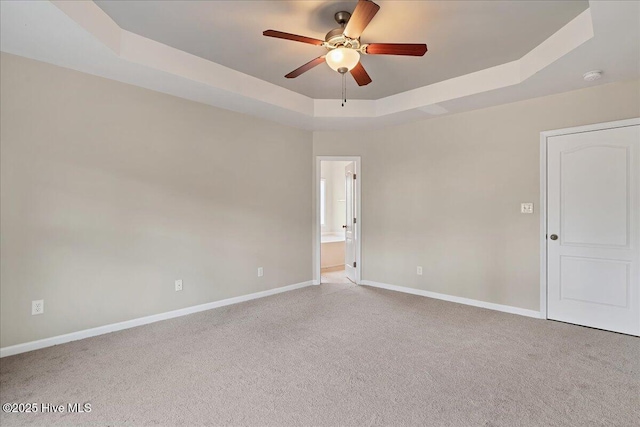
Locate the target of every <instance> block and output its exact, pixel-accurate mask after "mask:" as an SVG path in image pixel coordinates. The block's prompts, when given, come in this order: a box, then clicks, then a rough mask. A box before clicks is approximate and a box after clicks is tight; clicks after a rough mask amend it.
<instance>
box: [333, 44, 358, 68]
mask: <svg viewBox="0 0 640 427" xmlns="http://www.w3.org/2000/svg"><path fill="white" fill-rule="evenodd" d="M325 59H326V61H327V64H329V67H331V68H332V69H333V70H335V71H338V69H339V68H346V69H347V70H348V71H351V70H352V69H353V67H355V66H356V65H358V62H359V61H360V53H358V51H357V50H355V49H348V48H346V47H338V48H336V49H333V50H331V51H330V52H329V53H327V56H326V57H325Z"/></svg>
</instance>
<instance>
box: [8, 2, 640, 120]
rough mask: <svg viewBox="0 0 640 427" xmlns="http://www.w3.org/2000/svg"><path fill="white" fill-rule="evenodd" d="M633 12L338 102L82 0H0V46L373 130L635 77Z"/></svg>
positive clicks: (611, 9) (628, 6) (584, 19)
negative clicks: (182, 46) (593, 73)
mask: <svg viewBox="0 0 640 427" xmlns="http://www.w3.org/2000/svg"><path fill="white" fill-rule="evenodd" d="M239 3H242V2H239ZM293 4H298V3H297V2H295V3H292V5H293ZM309 4H311V3H309ZM325 4H327V5H328V6H326V7H329V6H332V3H325ZM394 4H395V2H394ZM511 4H515V3H511ZM489 6H491V5H489ZM505 7H506V6H505ZM385 10H388V7H386V6H385V9H384V10H383V11H381V12H380V13H384V11H385ZM639 17H640V2H639V1H594V0H591V1H589V7H588V9H587V10H585V11H584V12H582V13H580V14H579V15H578V16H577V17H576V18H574V19H573V20H571V21H570V22H568V23H567V24H566V25H564V26H562V28H560V29H559V30H558V31H557V32H555V33H554V34H552V35H551V36H549V37H548V38H547V39H545V40H544V41H542V42H541V43H539V44H538V45H536V46H535V47H533V48H532V49H530V50H529V51H527V52H525V53H524V54H523V55H521V56H519V57H517V58H516V59H515V60H513V61H511V62H505V63H502V64H496V65H495V66H493V67H490V68H486V69H483V70H479V71H476V72H473V73H470V74H464V75H460V76H458V77H453V78H448V79H446V80H443V81H439V82H437V83H433V84H429V85H426V86H422V87H418V88H415V89H412V90H409V91H406V92H402V93H399V94H395V95H390V96H387V97H383V98H379V99H375V100H364V99H362V100H357V99H352V98H351V97H350V100H349V102H348V103H347V104H346V106H345V107H344V108H342V107H341V106H340V101H339V100H338V99H337V96H334V95H333V94H332V93H325V94H323V95H324V96H323V97H322V98H333V99H314V98H311V97H308V96H305V95H303V94H300V93H298V92H294V91H292V90H289V89H286V88H283V87H282V86H280V85H277V84H274V83H271V82H268V81H265V80H262V79H259V78H256V77H252V76H250V75H247V74H244V73H242V72H239V71H236V70H234V69H231V68H228V67H225V66H223V65H220V64H217V63H215V62H213V61H210V60H207V59H203V58H201V57H199V56H195V55H192V54H189V53H186V52H184V51H182V50H179V49H177V48H173V47H170V46H167V45H165V44H162V43H160V42H157V41H154V40H152V39H148V38H145V37H143V36H139V35H137V34H134V33H131V32H129V31H126V30H124V29H122V28H121V27H120V26H118V25H117V24H116V23H115V22H114V21H113V20H112V19H111V18H110V17H109V16H108V15H107V14H106V13H105V12H104V11H103V10H102V9H101V8H99V7H98V6H97V5H96V4H94V3H93V2H91V1H73V0H71V1H61V0H51V1H0V50H1V51H2V52H6V53H11V54H15V55H20V56H23V57H27V58H32V59H35V60H38V61H43V62H47V63H51V64H55V65H58V66H61V67H66V68H70V69H74V70H78V71H81V72H84V73H89V74H93V75H97V76H101V77H104V78H108V79H112V80H117V81H120V82H124V83H128V84H132V85H136V86H140V87H143V88H147V89H151V90H155V91H159V92H163V93H167V94H170V95H174V96H178V97H182V98H185V99H190V100H193V101H196V102H201V103H205V104H208V105H213V106H217V107H220V108H225V109H228V110H233V111H238V112H241V113H245V114H249V115H252V116H255V117H260V118H264V119H267V120H272V121H276V122H279V123H283V124H286V125H290V126H295V127H299V128H303V129H312V130H323V129H330V130H338V129H362V128H367V129H375V128H381V127H385V126H389V125H392V124H397V123H403V122H407V121H411V120H417V119H428V118H432V117H437V116H440V115H443V114H444V115H446V114H453V113H458V112H462V111H468V110H472V109H476V108H484V107H489V106H493V105H499V104H504V103H508V102H515V101H519V100H523V99H529V98H534V97H539V96H544V95H549V94H553V93H560V92H565V91H569V90H574V89H580V88H584V87H589V86H594V85H600V84H606V83H611V82H616V81H622V80H629V79H638V78H640V19H639ZM234 19H235V18H234ZM243 19H245V20H246V19H249V20H253V19H260V20H262V19H263V18H262V17H259V18H257V17H255V16H254V15H252V14H249V15H248V16H245V17H244V18H243ZM376 19H378V17H376ZM451 19H453V20H455V16H453V17H451ZM542 19H543V20H544V19H549V17H543V18H542ZM229 20H232V19H231V18H229ZM439 22H442V21H439ZM372 25H373V24H372ZM273 27H275V28H276V29H281V30H286V29H287V28H284V27H282V26H276V25H274V26H273ZM294 30H295V29H292V30H290V31H294ZM307 34H309V35H313V34H311V33H307ZM478 37H480V34H478ZM265 39H266V38H265ZM387 41H394V40H389V39H387ZM273 42H278V43H283V44H284V45H291V46H296V45H297V44H296V43H293V42H291V43H287V42H286V41H281V40H275V39H274V40H273ZM299 46H301V47H305V48H307V46H306V45H302V44H300V45H299ZM308 47H309V48H312V49H314V48H315V47H314V46H308ZM235 49H237V50H244V49H248V47H246V46H241V45H239V44H236V48H235ZM430 49H431V50H432V51H433V49H434V46H433V43H430ZM447 52H448V54H449V55H450V56H452V57H454V58H455V57H456V52H455V51H447ZM429 53H431V52H429ZM429 53H427V55H429ZM365 59H372V60H373V59H378V58H374V57H370V58H365ZM405 59H413V58H405ZM594 69H600V70H603V71H604V74H603V78H602V79H600V80H597V81H595V82H585V81H584V80H583V79H582V74H583V73H585V72H586V71H590V70H594ZM374 83H375V81H374ZM603 108H606V106H603ZM639 114H640V112H639Z"/></svg>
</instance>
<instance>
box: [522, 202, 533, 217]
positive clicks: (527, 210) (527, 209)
mask: <svg viewBox="0 0 640 427" xmlns="http://www.w3.org/2000/svg"><path fill="white" fill-rule="evenodd" d="M520 213H523V214H532V213H533V203H520Z"/></svg>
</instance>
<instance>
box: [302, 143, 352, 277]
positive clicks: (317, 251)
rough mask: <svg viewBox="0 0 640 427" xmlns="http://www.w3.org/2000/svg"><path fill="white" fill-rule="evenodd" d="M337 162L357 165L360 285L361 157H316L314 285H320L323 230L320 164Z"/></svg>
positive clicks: (314, 185) (314, 187)
mask: <svg viewBox="0 0 640 427" xmlns="http://www.w3.org/2000/svg"><path fill="white" fill-rule="evenodd" d="M327 161H337V162H355V164H356V200H355V202H356V207H355V217H356V218H357V219H358V226H357V227H356V233H355V234H356V283H357V284H360V282H361V280H362V275H361V272H362V258H361V254H362V209H361V208H360V206H361V201H362V190H361V188H362V166H361V161H360V156H316V173H315V179H314V181H313V191H314V199H315V207H314V218H315V219H314V222H313V227H314V230H313V236H314V238H313V284H314V285H319V284H320V276H321V272H320V248H321V246H320V244H321V234H322V229H321V226H320V178H321V176H320V174H321V170H320V164H321V162H327Z"/></svg>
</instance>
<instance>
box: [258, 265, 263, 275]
mask: <svg viewBox="0 0 640 427" xmlns="http://www.w3.org/2000/svg"><path fill="white" fill-rule="evenodd" d="M262 276H264V269H263V268H262V267H258V277H262Z"/></svg>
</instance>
